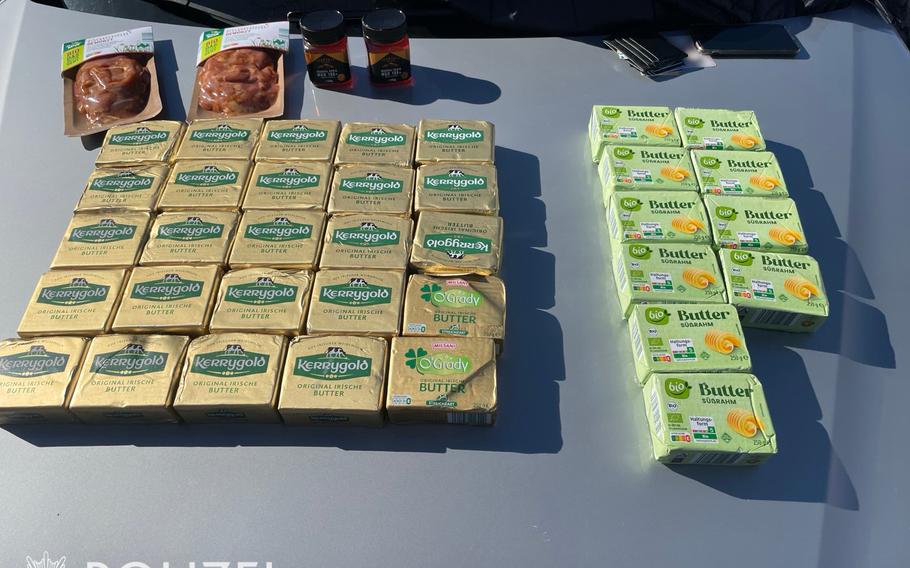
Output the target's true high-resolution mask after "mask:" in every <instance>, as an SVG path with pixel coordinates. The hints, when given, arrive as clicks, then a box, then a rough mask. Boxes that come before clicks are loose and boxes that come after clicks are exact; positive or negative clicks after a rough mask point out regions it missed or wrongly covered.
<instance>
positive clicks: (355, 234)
mask: <svg viewBox="0 0 910 568" xmlns="http://www.w3.org/2000/svg"><path fill="white" fill-rule="evenodd" d="M413 232H414V222H413V221H411V219H408V218H405V217H397V216H394V215H372V214H362V215H334V216H332V217H331V218H330V219H329V222H328V225H327V226H326V230H325V242H324V243H323V245H322V257H321V259H320V261H319V267H320V268H379V269H386V270H405V269H406V268H407V267H408V256H409V254H410V252H411V239H412V234H413Z"/></svg>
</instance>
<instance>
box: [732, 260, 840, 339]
mask: <svg viewBox="0 0 910 568" xmlns="http://www.w3.org/2000/svg"><path fill="white" fill-rule="evenodd" d="M720 259H721V263H722V264H723V267H724V278H725V280H726V282H727V288H728V289H729V291H730V303H731V304H733V305H734V306H736V308H737V310H739V315H740V317H741V318H742V322H743V325H744V326H746V327H761V328H766V329H779V330H783V331H815V330H816V329H818V327H819V326H820V325H821V324H822V323H823V322H824V321H825V319H826V318H827V317H828V310H829V304H828V296H827V295H826V294H825V285H824V283H823V282H822V275H821V272H820V271H819V268H818V262H816V260H815V259H814V258H812V257H811V256H808V255H797V254H775V253H766V252H759V251H745V250H730V249H721V251H720Z"/></svg>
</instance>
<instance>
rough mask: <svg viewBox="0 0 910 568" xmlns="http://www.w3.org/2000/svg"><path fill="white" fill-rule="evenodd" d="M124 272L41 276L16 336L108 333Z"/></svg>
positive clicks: (56, 272) (54, 272) (64, 272)
mask: <svg viewBox="0 0 910 568" xmlns="http://www.w3.org/2000/svg"><path fill="white" fill-rule="evenodd" d="M126 273H127V271H126V270H123V269H116V270H114V269H110V270H52V271H50V272H45V273H44V274H43V275H42V276H41V279H40V280H39V281H38V285H37V286H36V287H35V291H34V292H33V293H32V298H31V300H29V302H28V307H26V308H25V314H24V315H23V316H22V321H21V322H20V323H19V335H20V336H22V337H34V336H37V335H84V336H93V335H100V334H102V333H107V332H109V331H110V330H111V322H112V321H113V319H114V313H115V312H116V311H117V305H118V304H119V303H120V292H121V290H122V289H123V281H124V279H125V277H126Z"/></svg>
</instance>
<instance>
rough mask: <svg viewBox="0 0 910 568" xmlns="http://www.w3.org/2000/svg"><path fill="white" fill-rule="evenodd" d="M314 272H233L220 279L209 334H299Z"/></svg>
mask: <svg viewBox="0 0 910 568" xmlns="http://www.w3.org/2000/svg"><path fill="white" fill-rule="evenodd" d="M312 283H313V273H312V272H309V271H306V270H301V271H297V272H283V271H280V270H274V269H271V268H247V269H244V270H232V271H230V272H228V273H227V274H225V275H224V277H223V278H222V279H221V289H220V291H219V292H218V303H217V304H216V305H215V312H214V313H213V314H212V322H211V325H210V326H209V327H210V329H211V331H212V333H217V332H225V331H245V332H256V333H274V334H280V335H299V334H300V332H301V331H302V330H303V325H304V318H305V317H306V312H307V307H308V306H309V302H310V288H311V286H312Z"/></svg>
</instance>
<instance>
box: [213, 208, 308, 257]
mask: <svg viewBox="0 0 910 568" xmlns="http://www.w3.org/2000/svg"><path fill="white" fill-rule="evenodd" d="M324 228H325V213H323V212H322V211H305V210H297V211H294V210H289V211H255V210H251V211H245V212H244V213H243V217H242V218H241V219H240V226H239V227H238V228H237V236H236V237H235V238H234V246H233V248H232V249H231V256H230V257H229V259H228V264H230V265H231V268H232V269H236V268H246V267H250V266H271V267H274V268H295V269H311V268H315V267H316V262H317V260H319V250H320V248H321V245H322V233H323V230H324Z"/></svg>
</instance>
